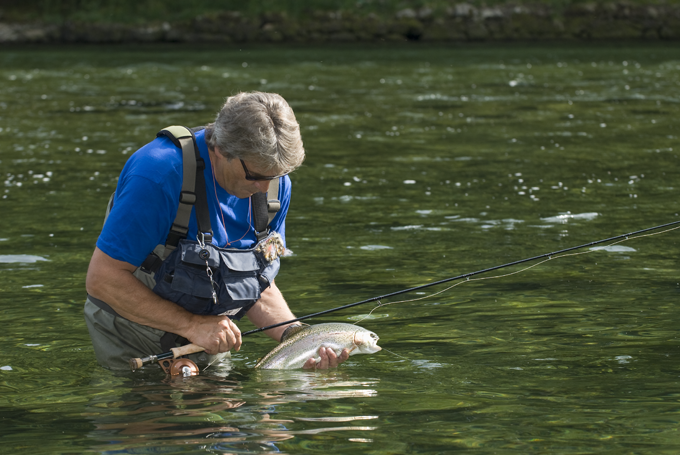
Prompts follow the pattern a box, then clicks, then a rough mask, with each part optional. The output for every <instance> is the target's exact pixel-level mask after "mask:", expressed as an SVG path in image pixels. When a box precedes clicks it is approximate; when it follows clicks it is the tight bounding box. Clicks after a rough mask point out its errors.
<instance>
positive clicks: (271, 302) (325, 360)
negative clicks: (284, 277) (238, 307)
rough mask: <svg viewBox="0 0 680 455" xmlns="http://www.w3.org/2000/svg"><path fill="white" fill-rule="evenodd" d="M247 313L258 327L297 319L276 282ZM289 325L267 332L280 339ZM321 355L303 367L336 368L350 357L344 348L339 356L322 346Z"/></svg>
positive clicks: (275, 338)
mask: <svg viewBox="0 0 680 455" xmlns="http://www.w3.org/2000/svg"><path fill="white" fill-rule="evenodd" d="M246 315H247V316H248V319H250V322H252V323H253V324H255V325H256V326H258V327H266V326H268V325H273V324H276V323H279V322H283V321H289V320H291V319H295V315H294V314H293V312H292V311H290V308H289V307H288V304H287V303H286V300H285V299H284V298H283V294H281V291H280V290H279V288H278V287H276V283H274V282H272V284H271V286H269V287H268V288H267V289H265V290H264V292H262V296H261V297H260V300H258V301H257V303H256V304H255V306H253V307H252V308H251V309H250V310H248V312H247V313H246ZM289 325H291V324H288V325H282V326H280V327H276V328H273V329H269V330H266V331H265V333H266V334H267V335H269V336H270V337H271V338H273V339H274V340H276V341H280V340H281V335H283V331H284V330H286V328H287V327H288V326H289ZM319 357H321V360H320V361H319V363H317V362H316V361H314V359H313V358H311V359H308V360H307V362H306V363H305V364H304V366H303V368H306V369H311V368H317V369H322V370H323V369H326V368H335V367H337V366H338V365H339V364H341V363H342V362H344V361H345V360H347V359H348V358H349V351H348V350H347V349H343V351H342V352H341V353H340V356H339V357H338V356H337V355H335V352H333V350H332V349H326V348H324V347H320V348H319Z"/></svg>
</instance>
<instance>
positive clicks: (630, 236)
mask: <svg viewBox="0 0 680 455" xmlns="http://www.w3.org/2000/svg"><path fill="white" fill-rule="evenodd" d="M676 224H680V221H673V222H671V223H666V224H661V225H659V226H654V227H650V228H646V229H641V230H638V231H634V232H629V233H628V234H621V235H617V236H614V237H609V238H607V239H602V240H597V241H594V242H589V243H585V244H583V245H578V246H573V247H570V248H565V249H562V250H558V251H554V252H552V253H545V254H541V255H538V256H534V257H530V258H526V259H520V260H518V261H513V262H509V263H507V264H502V265H497V266H495V267H490V268H487V269H483V270H478V271H476V272H470V273H466V274H463V275H458V276H455V277H451V278H446V279H444V280H439V281H435V282H434V283H429V284H424V285H421V286H416V287H413V288H408V289H402V290H401V291H396V292H392V293H390V294H385V295H381V296H378V297H372V298H370V299H366V300H362V301H360V302H354V303H350V304H347V305H343V306H339V307H336V308H331V309H328V310H324V311H320V312H318V313H313V314H308V315H305V316H300V317H299V318H295V319H291V320H289V321H284V322H279V323H278V324H273V325H270V326H267V327H260V328H259V329H253V330H249V331H247V332H243V333H242V334H241V336H242V337H243V336H246V335H250V334H253V333H257V332H262V331H265V330H269V329H273V328H276V327H280V326H282V325H287V324H290V323H292V322H297V321H302V320H304V319H310V318H313V317H315V316H321V315H324V314H328V313H332V312H335V311H340V310H344V309H347V308H352V307H355V306H357V305H363V304H365V303H370V302H375V301H377V302H378V305H377V306H376V307H375V308H374V309H373V310H372V311H371V313H372V312H373V311H375V310H376V309H377V308H379V307H381V306H385V305H391V304H394V303H404V302H414V301H418V300H423V299H426V298H431V297H434V296H436V295H439V294H441V293H443V292H446V291H448V290H450V289H452V288H454V287H456V286H458V285H461V284H463V283H467V282H468V281H481V280H489V279H495V278H503V277H506V276H510V275H516V274H518V273H522V272H524V271H526V270H529V269H531V268H534V267H536V266H538V265H541V264H544V263H546V262H548V261H551V260H553V259H559V258H563V257H567V256H577V255H581V254H588V253H592V252H594V251H599V250H600V249H594V250H589V251H583V252H580V253H570V254H563V253H567V252H569V251H574V250H578V249H581V248H585V247H589V246H593V245H599V244H601V243H605V242H611V241H614V240H618V241H617V242H614V243H612V244H610V245H608V246H607V247H609V246H613V245H616V244H618V243H622V242H625V241H627V240H634V239H639V238H643V237H649V236H652V235H660V234H664V233H666V232H670V231H673V230H675V229H680V226H676V227H674V228H671V229H667V230H665V231H661V232H656V233H652V234H645V235H638V234H642V233H644V232H649V231H655V230H657V229H661V228H666V227H669V226H673V225H676ZM633 236H636V237H633ZM607 247H605V248H607ZM553 256H554V257H553ZM543 258H547V259H544V260H543V261H540V262H538V263H536V264H533V265H531V266H529V267H525V268H524V269H521V270H517V271H515V272H511V273H507V274H505V275H497V276H493V277H485V278H475V279H470V277H472V276H475V275H480V274H482V273H487V272H491V271H494V270H498V269H502V268H505V267H511V266H513V265H518V264H523V263H525V262H531V261H535V260H538V259H543ZM463 278H465V279H466V280H465V281H461V282H459V283H456V284H454V285H451V286H449V287H447V288H445V289H443V290H441V291H438V292H436V293H434V294H430V295H426V296H423V297H418V298H415V299H410V300H402V301H398V302H387V303H382V300H384V299H387V298H389V297H394V296H396V295H401V294H406V293H408V292H413V291H418V290H421V289H425V288H428V287H431V286H437V285H439V284H444V283H448V282H451V281H455V280H461V279H463ZM371 313H369V316H370V314H371ZM367 317H368V316H367ZM364 319H366V318H364ZM364 319H362V321H363V320H364ZM357 323H358V322H357Z"/></svg>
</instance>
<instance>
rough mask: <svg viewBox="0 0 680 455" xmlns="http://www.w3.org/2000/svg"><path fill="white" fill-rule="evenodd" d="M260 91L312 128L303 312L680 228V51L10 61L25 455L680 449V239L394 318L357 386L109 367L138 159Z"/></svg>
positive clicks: (14, 372) (301, 256)
mask: <svg viewBox="0 0 680 455" xmlns="http://www.w3.org/2000/svg"><path fill="white" fill-rule="evenodd" d="M241 90H265V91H273V92H278V93H280V94H282V95H283V96H284V97H285V98H286V99H287V100H288V101H289V102H290V104H291V105H292V106H293V108H294V109H295V112H296V114H297V117H298V120H299V122H300V124H301V127H302V132H303V140H304V141H305V147H306V150H307V153H308V158H307V160H306V162H305V165H304V166H303V167H302V168H301V169H299V170H298V171H297V172H295V173H294V174H293V175H292V180H293V184H294V191H293V202H292V207H291V211H290V214H289V217H288V223H287V240H288V247H289V248H290V249H292V250H293V251H294V253H295V254H294V255H293V256H292V257H289V258H286V259H284V261H283V264H282V270H281V273H280V274H279V277H278V279H277V284H278V285H279V287H280V288H281V289H282V290H283V292H284V295H285V296H286V298H287V300H288V302H289V304H290V305H291V307H292V308H293V310H294V311H295V312H296V313H297V314H298V315H303V314H308V313H312V312H316V311H320V310H323V309H328V308H332V307H335V306H338V305H343V304H347V303H351V302H355V301H360V300H363V299H367V298H370V297H373V296H377V295H384V294H387V293H391V292H394V291H398V290H400V289H404V288H408V287H412V286H416V285H421V284H426V283H429V282H433V281H437V280H441V279H445V278H448V277H451V276H455V275H458V274H464V273H468V272H472V271H475V270H480V269H484V268H487V267H491V266H494V265H498V264H502V263H506V262H510V261H514V260H517V259H521V258H525V257H530V256H534V255H538V254H542V253H547V252H551V251H555V250H559V249H562V248H567V247H570V246H575V245H579V244H582V243H587V242H590V241H594V240H599V239H603V238H608V237H612V236H614V235H618V234H623V233H627V232H631V231H634V230H637V229H642V228H646V227H651V226H655V225H657V224H662V223H667V222H672V221H677V220H679V219H680V217H678V213H679V212H680V204H679V202H680V201H679V199H678V196H679V195H680V188H679V187H680V181H679V177H680V175H679V174H680V172H679V170H678V163H679V160H678V157H677V155H678V152H680V143H679V141H678V135H679V128H678V117H680V47H679V46H678V45H677V44H674V45H661V44H648V45H640V44H636V45H597V46H595V45H592V44H573V45H555V46H548V45H545V46H543V45H519V46H517V45H516V46H507V47H503V46H481V45H470V46H465V47H455V46H449V47H423V46H417V45H413V46H404V47H379V46H376V47H370V46H362V47H340V48H277V47H272V48H248V49H245V48H244V49H238V48H227V49H219V48H210V47H201V48H195V49H191V48H186V47H150V48H140V47H135V48H119V47H79V48H4V49H2V50H0V176H2V179H3V181H4V185H3V186H2V187H1V188H0V191H1V192H2V193H1V195H0V214H1V216H0V278H1V279H0V316H1V318H2V331H1V333H0V340H1V341H2V346H3V349H2V354H0V452H2V453H8V454H9V453H11V454H55V453H63V454H67V453H68V454H73V453H105V454H122V453H130V454H144V453H154V454H155V453H266V452H280V453H328V452H330V451H332V452H333V453H372V454H383V453H384V454H387V453H390V454H396V453H453V452H460V453H482V454H486V453H489V454H491V453H579V454H583V453H655V454H657V453H677V452H678V450H680V435H679V434H678V423H679V422H680V381H679V378H680V367H679V366H678V365H679V363H678V359H679V357H680V354H679V353H678V346H679V345H680V339H678V338H677V331H678V327H679V326H680V309H679V308H678V307H677V302H678V300H679V298H680V284H679V283H680V276H678V260H677V258H678V255H679V253H680V246H679V245H678V232H679V231H672V232H667V233H665V234H660V235H657V236H652V237H646V238H641V239H637V240H630V241H627V242H623V243H620V244H618V245H615V246H612V247H610V248H608V249H606V250H597V251H592V252H589V253H587V254H583V255H578V256H570V257H566V258H562V259H557V260H552V261H549V262H547V263H544V264H541V265H538V266H536V267H534V268H532V269H530V270H527V271H524V272H522V273H519V274H515V275H511V276H507V277H504V278H499V279H494V280H481V281H471V282H465V283H463V284H462V285H460V286H458V287H455V288H453V289H450V290H449V291H447V292H444V293H442V294H439V295H436V296H433V297H430V298H428V299H424V300H421V301H413V302H404V303H397V304H394V305H391V306H384V307H381V308H378V309H376V310H375V311H373V313H372V314H371V318H370V319H366V320H363V321H362V322H361V325H362V326H364V327H366V328H368V329H370V330H373V331H375V332H376V333H378V335H380V337H381V340H380V344H381V345H382V346H383V347H384V348H385V349H386V350H383V351H382V352H379V353H377V354H373V355H370V356H356V357H352V358H351V359H350V360H349V361H348V362H346V363H345V364H344V365H342V367H341V368H339V369H338V370H337V371H330V372H316V373H314V372H302V371H284V372H266V371H256V370H254V369H253V368H252V367H253V365H254V364H255V362H256V360H257V359H258V358H259V357H262V356H263V355H264V354H265V353H266V352H267V351H268V350H269V349H271V348H272V347H273V342H272V341H271V340H270V339H268V338H267V337H265V336H263V335H260V334H256V335H252V336H249V337H247V338H245V339H244V346H243V349H242V351H241V352H239V353H237V354H236V355H234V361H233V362H232V364H231V365H230V366H229V367H225V368H221V369H218V368H215V369H212V371H211V370H208V371H206V372H205V373H203V374H201V375H200V376H198V377H194V378H189V379H179V380H168V379H166V378H165V377H164V376H163V375H162V374H161V373H160V372H159V371H154V370H151V371H143V372H138V373H136V374H131V373H130V374H112V373H111V372H109V371H107V370H104V369H102V368H100V367H98V366H97V364H96V362H95V359H94V354H93V351H92V348H91V345H90V341H89V336H88V334H87V329H86V327H85V324H84V321H83V318H82V304H83V300H84V294H85V290H84V280H85V273H86V269H87V265H88V261H89V257H90V255H91V253H92V250H93V247H94V243H95V241H96V238H97V235H98V232H99V230H100V228H101V224H102V215H103V211H104V206H105V203H106V201H107V198H108V196H109V195H110V193H111V192H112V191H113V189H114V188H115V185H116V178H117V176H118V174H119V172H120V170H121V169H122V166H123V164H124V163H125V160H126V159H127V158H128V157H129V156H130V154H131V153H132V152H134V150H136V149H137V148H138V147H140V146H141V145H143V144H144V143H146V142H148V141H150V140H151V139H152V138H153V137H154V135H155V133H156V132H157V131H158V130H159V129H160V128H162V127H164V126H166V125H170V124H184V125H189V126H193V125H199V124H203V123H206V122H208V121H210V120H211V119H212V118H213V117H214V114H215V113H216V111H217V110H218V109H219V106H220V105H221V103H222V102H223V100H224V98H225V97H226V96H228V95H230V94H233V93H236V92H238V91H241ZM579 251H580V252H588V251H590V250H588V249H587V248H585V249H583V250H579ZM527 265H530V264H527ZM520 269H521V267H515V268H513V269H503V270H499V271H497V272H494V273H489V274H485V275H480V276H478V278H482V277H491V276H494V274H496V275H500V274H506V273H509V272H513V271H518V270H520ZM451 284H453V283H451ZM442 289H444V287H443V286H439V287H433V288H429V289H427V290H423V291H419V292H414V293H409V294H405V295H402V296H399V297H395V298H392V299H386V300H384V301H383V303H386V302H387V301H390V300H391V301H397V300H404V299H414V298H421V297H426V296H427V295H428V294H431V293H434V292H436V291H440V290H442ZM372 309H373V306H372V304H368V305H364V306H359V307H355V308H353V309H351V310H345V311H343V312H341V313H334V314H331V315H328V316H325V317H322V318H316V319H314V320H313V321H311V322H313V323H319V322H331V321H338V322H343V321H344V322H351V321H357V320H360V319H362V317H363V316H365V315H367V314H368V313H369V312H371V310H372ZM362 315H363V316H362ZM240 327H241V329H242V330H244V331H245V330H248V329H252V328H253V327H252V325H251V324H249V323H248V322H245V321H243V322H242V323H241V324H240Z"/></svg>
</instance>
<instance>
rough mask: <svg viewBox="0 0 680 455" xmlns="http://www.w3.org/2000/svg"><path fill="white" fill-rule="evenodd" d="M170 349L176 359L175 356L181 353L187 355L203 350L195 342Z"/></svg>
mask: <svg viewBox="0 0 680 455" xmlns="http://www.w3.org/2000/svg"><path fill="white" fill-rule="evenodd" d="M170 350H171V351H172V354H173V358H174V359H176V358H177V357H182V356H183V355H189V354H193V353H195V352H201V351H204V349H203V348H202V347H200V346H199V345H197V344H193V343H191V344H187V345H184V346H180V347H178V348H172V349H170Z"/></svg>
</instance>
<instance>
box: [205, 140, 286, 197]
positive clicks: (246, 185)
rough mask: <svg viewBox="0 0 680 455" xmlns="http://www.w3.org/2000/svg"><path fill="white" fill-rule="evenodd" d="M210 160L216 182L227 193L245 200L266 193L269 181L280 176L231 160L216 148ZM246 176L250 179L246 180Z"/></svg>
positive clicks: (249, 164)
mask: <svg viewBox="0 0 680 455" xmlns="http://www.w3.org/2000/svg"><path fill="white" fill-rule="evenodd" d="M210 160H211V164H212V166H213V172H214V174H215V180H217V183H219V185H220V186H221V187H222V188H224V189H225V190H226V191H227V193H229V194H231V195H233V196H236V197H237V198H239V199H245V198H248V197H250V196H252V195H253V194H255V193H258V192H259V193H266V192H267V190H268V189H269V181H270V180H271V179H272V177H276V176H278V175H276V174H272V175H270V174H271V173H269V174H268V173H266V172H262V171H261V170H260V169H259V168H258V167H257V166H256V165H255V164H253V163H251V162H248V161H245V160H243V161H242V160H239V159H237V158H233V159H231V160H229V159H228V158H227V157H225V156H224V155H222V153H220V152H219V149H218V148H217V147H215V149H214V150H211V153H210ZM246 175H247V176H248V178H246Z"/></svg>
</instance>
